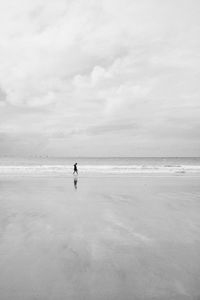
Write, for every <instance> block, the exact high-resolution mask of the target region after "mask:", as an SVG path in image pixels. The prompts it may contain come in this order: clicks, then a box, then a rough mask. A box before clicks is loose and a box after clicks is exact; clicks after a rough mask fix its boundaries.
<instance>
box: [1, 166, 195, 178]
mask: <svg viewBox="0 0 200 300" xmlns="http://www.w3.org/2000/svg"><path fill="white" fill-rule="evenodd" d="M72 172H73V169H72V166H71V165H70V166H69V165H35V166H33V165H30V166H29V165H25V166H23V165H20V166H0V174H1V175H3V174H5V175H36V176H37V175H44V176H45V175H71V174H72ZM79 173H80V174H83V175H84V174H86V175H92V174H108V175H109V174H110V175H117V174H119V175H127V174H129V175H131V174H184V173H200V166H191V165H182V166H179V165H178V166H172V165H167V166H166V165H161V166H154V165H129V166H126V165H83V166H79Z"/></svg>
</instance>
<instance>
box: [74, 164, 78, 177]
mask: <svg viewBox="0 0 200 300" xmlns="http://www.w3.org/2000/svg"><path fill="white" fill-rule="evenodd" d="M75 173H76V174H77V175H78V168H77V163H75V164H74V172H73V174H75Z"/></svg>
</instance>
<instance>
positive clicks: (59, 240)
mask: <svg viewBox="0 0 200 300" xmlns="http://www.w3.org/2000/svg"><path fill="white" fill-rule="evenodd" d="M199 283H200V185H199V178H198V177H196V178H195V177H181V176H180V177H178V176H177V177H175V176H174V177H160V178H159V177H132V178H131V177H130V178H125V177H123V178H119V177H116V178H112V177H110V178H79V179H78V182H77V189H76V188H75V186H74V181H73V178H27V179H26V178H20V177H19V178H12V177H10V178H3V177H1V178H0V300H13V299H15V300H30V299H31V300H36V299H38V300H47V299H48V300H64V299H65V300H66V299H69V300H71V299H72V300H74V299H76V300H112V299H113V300H114V299H115V300H118V299H119V300H122V299H123V300H129V299H130V300H133V299H134V300H140V299H141V300H145V299H159V300H162V299H164V300H167V299H170V300H173V299H181V300H184V299H195V300H197V299H200V284H199Z"/></svg>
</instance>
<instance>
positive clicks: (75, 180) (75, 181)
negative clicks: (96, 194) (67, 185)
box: [74, 177, 78, 190]
mask: <svg viewBox="0 0 200 300" xmlns="http://www.w3.org/2000/svg"><path fill="white" fill-rule="evenodd" d="M77 184H78V178H77V177H74V188H75V189H76V190H77Z"/></svg>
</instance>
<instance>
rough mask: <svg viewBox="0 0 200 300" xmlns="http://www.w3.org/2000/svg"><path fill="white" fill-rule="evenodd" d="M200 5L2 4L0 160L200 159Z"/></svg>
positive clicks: (108, 0) (158, 0)
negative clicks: (69, 158)
mask: <svg viewBox="0 0 200 300" xmlns="http://www.w3.org/2000/svg"><path fill="white" fill-rule="evenodd" d="M199 16H200V1H199V0H168V1H165V0H73V1H72V0H34V1H32V0H15V1H13V0H6V1H4V0H0V155H8V156H9V155H12V156H40V155H42V156H43V155H48V156H62V157H63V156H200V18H199Z"/></svg>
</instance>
